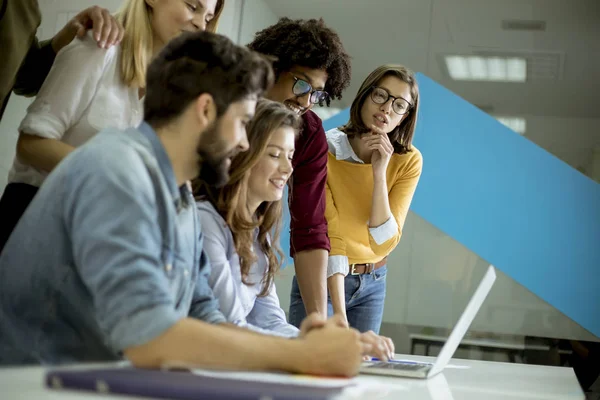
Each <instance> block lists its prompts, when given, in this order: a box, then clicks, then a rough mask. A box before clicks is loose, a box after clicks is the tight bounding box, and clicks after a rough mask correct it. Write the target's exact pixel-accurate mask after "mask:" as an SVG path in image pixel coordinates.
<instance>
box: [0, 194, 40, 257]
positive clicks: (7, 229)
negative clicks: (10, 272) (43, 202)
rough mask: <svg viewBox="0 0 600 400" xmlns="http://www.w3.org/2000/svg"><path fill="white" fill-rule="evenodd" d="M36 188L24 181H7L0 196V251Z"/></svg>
mask: <svg viewBox="0 0 600 400" xmlns="http://www.w3.org/2000/svg"><path fill="white" fill-rule="evenodd" d="M37 191H38V188H37V187H35V186H31V185H28V184H26V183H9V184H8V185H6V188H5V189H4V194H3V195H2V198H0V253H1V252H2V249H3V248H4V245H5V244H6V242H7V241H8V237H9V236H10V234H11V232H12V231H13V229H15V226H17V222H19V219H20V218H21V215H23V213H24V212H25V209H26V208H27V206H28V205H29V203H31V200H33V196H35V194H36V193H37Z"/></svg>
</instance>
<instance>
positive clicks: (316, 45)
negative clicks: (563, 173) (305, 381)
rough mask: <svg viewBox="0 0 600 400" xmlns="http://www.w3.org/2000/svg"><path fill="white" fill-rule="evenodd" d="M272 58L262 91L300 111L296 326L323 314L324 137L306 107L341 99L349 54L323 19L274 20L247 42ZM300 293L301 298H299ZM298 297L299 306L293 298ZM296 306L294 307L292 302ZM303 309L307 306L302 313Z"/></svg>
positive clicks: (293, 208) (294, 217)
mask: <svg viewBox="0 0 600 400" xmlns="http://www.w3.org/2000/svg"><path fill="white" fill-rule="evenodd" d="M248 46H249V47H250V48H251V49H252V50H255V51H258V52H260V53H263V54H266V55H269V56H273V57H275V58H276V60H275V61H274V64H273V69H274V70H275V74H276V83H275V85H274V86H273V88H272V89H271V90H270V91H269V92H268V93H267V94H266V97H268V98H269V99H271V100H275V101H279V102H281V103H283V104H285V105H286V106H287V107H288V108H289V109H291V110H293V111H295V112H297V113H298V114H301V115H302V119H303V122H304V123H303V129H302V131H301V133H300V135H299V137H298V139H297V140H296V152H295V154H294V159H293V161H292V165H293V167H294V172H293V174H292V178H291V179H290V194H289V199H290V201H289V204H290V215H291V218H290V225H291V226H290V228H291V243H290V255H291V256H292V257H294V265H295V270H296V276H295V277H294V281H293V284H292V295H291V304H290V315H289V319H290V323H292V324H293V325H296V326H299V325H300V323H301V321H302V319H304V317H305V316H306V315H307V314H310V313H312V312H318V313H319V314H321V315H323V316H326V315H327V260H328V252H329V250H330V246H329V238H328V237H327V222H326V220H325V183H326V181H327V151H328V147H327V141H326V139H325V131H324V130H323V125H322V122H321V119H320V118H319V117H318V116H317V115H316V114H315V113H314V112H312V111H311V108H312V107H313V106H314V105H315V104H320V105H322V104H323V103H326V104H327V105H328V106H329V104H330V102H331V99H341V98H342V92H343V90H344V89H346V87H348V85H349V83H350V72H351V71H350V56H349V55H348V53H346V50H344V46H343V45H342V42H341V40H340V37H339V36H338V34H337V33H335V32H334V31H333V30H331V29H330V28H328V27H327V26H326V25H325V23H324V21H323V20H322V19H319V20H316V19H310V20H292V19H289V18H281V19H280V20H279V22H277V23H276V24H275V25H272V26H270V27H268V28H266V29H264V30H262V31H260V32H258V33H257V34H256V36H255V38H254V40H253V41H252V43H250V44H249V45H248ZM300 294H301V297H300ZM300 302H303V303H304V308H305V310H302V308H303V307H298V303H300ZM294 305H296V307H294ZM302 311H306V314H305V313H304V312H302Z"/></svg>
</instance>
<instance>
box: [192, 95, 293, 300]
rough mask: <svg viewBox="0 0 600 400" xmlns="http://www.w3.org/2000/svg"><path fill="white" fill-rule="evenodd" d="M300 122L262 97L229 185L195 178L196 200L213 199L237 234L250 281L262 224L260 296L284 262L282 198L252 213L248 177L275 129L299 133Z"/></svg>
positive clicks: (244, 275)
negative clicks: (263, 262)
mask: <svg viewBox="0 0 600 400" xmlns="http://www.w3.org/2000/svg"><path fill="white" fill-rule="evenodd" d="M300 123H301V119H300V117H299V116H298V115H297V114H295V113H294V112H292V111H290V110H288V109H287V108H286V107H285V106H284V105H283V104H281V103H278V102H274V101H270V100H266V99H261V100H259V102H258V105H257V107H256V114H255V115H254V118H253V119H252V121H250V123H249V124H248V127H247V132H248V142H249V144H250V149H249V150H248V151H246V152H243V153H240V154H238V155H237V156H235V157H234V158H233V160H232V161H231V167H230V169H229V175H230V178H229V182H228V183H227V185H225V186H224V187H222V188H215V187H214V186H210V185H208V184H206V183H205V182H202V181H200V180H198V179H197V180H195V181H194V182H192V188H193V191H194V195H195V196H196V200H199V201H202V200H207V201H210V202H211V203H212V205H213V206H214V207H215V208H216V209H217V211H218V212H219V214H221V216H222V217H223V218H224V219H225V221H227V225H229V229H230V230H231V233H232V235H233V241H234V243H235V249H236V252H237V254H238V256H239V258H240V269H241V275H242V282H243V283H244V284H246V285H247V284H248V281H247V280H246V279H247V277H248V273H249V271H250V267H252V264H254V263H255V262H256V261H257V259H256V256H255V255H254V254H253V252H252V247H253V243H254V232H255V229H256V228H258V243H259V245H260V248H261V250H262V252H263V253H264V254H265V255H266V257H267V261H268V265H267V271H266V273H265V275H264V277H263V279H262V285H263V287H262V290H261V292H260V294H259V296H266V295H267V294H268V292H269V288H270V287H271V284H272V283H273V279H274V277H275V273H276V272H277V271H278V270H279V268H280V267H281V263H282V258H283V253H282V251H281V248H280V247H279V234H280V230H281V216H282V205H281V202H282V200H278V201H271V202H268V201H265V202H263V203H262V204H261V205H260V206H259V207H258V210H256V213H255V215H249V213H248V208H247V193H248V178H249V177H250V173H251V170H252V168H253V167H254V166H255V165H256V164H257V163H258V162H259V161H260V159H261V157H262V156H263V154H264V153H265V151H266V149H267V145H268V144H269V141H270V140H271V136H272V135H273V132H275V131H276V130H277V129H279V128H281V127H291V128H293V129H294V130H295V131H296V133H297V132H298V130H299V129H300Z"/></svg>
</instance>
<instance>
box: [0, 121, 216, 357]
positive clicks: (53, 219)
mask: <svg viewBox="0 0 600 400" xmlns="http://www.w3.org/2000/svg"><path fill="white" fill-rule="evenodd" d="M202 240H203V237H202V234H201V231H200V225H199V220H198V215H197V210H196V205H195V202H194V199H193V197H192V195H191V193H190V192H189V190H188V189H187V186H186V185H184V186H182V187H178V186H177V183H176V180H175V175H174V173H173V168H172V166H171V163H170V161H169V158H168V156H167V153H166V152H165V149H164V147H163V146H162V144H161V142H160V140H159V139H158V137H157V135H156V133H155V132H154V131H153V129H152V128H151V127H150V126H149V125H147V124H145V123H143V124H142V125H141V126H140V127H139V128H138V129H128V130H126V131H118V130H105V131H103V132H101V133H99V134H98V135H96V136H95V137H94V138H93V139H91V140H90V141H89V142H88V143H87V144H85V145H84V146H82V147H80V148H79V149H77V150H76V151H74V152H73V153H72V154H70V155H69V156H68V157H67V158H65V159H64V160H63V161H62V162H61V163H60V164H59V165H58V167H57V168H56V169H55V170H54V171H53V172H52V173H51V174H50V175H49V177H48V179H47V180H46V181H45V182H44V184H43V185H42V187H41V188H40V191H39V192H38V194H37V195H36V196H35V198H34V199H33V201H32V203H31V204H30V206H29V207H28V209H27V211H26V212H25V214H24V215H23V217H22V218H21V220H20V221H19V223H18V225H17V227H16V228H15V230H14V231H13V233H12V235H11V237H10V239H9V240H8V242H7V244H6V247H5V248H4V250H3V252H2V254H1V255H0V364H27V363H42V364H57V363H68V362H79V361H105V360H106V361H108V360H117V359H120V358H121V355H122V351H123V350H124V349H127V348H129V347H132V346H137V345H141V344H144V343H147V342H148V341H150V340H152V339H154V338H156V337H157V336H159V335H161V334H162V333H163V332H165V330H167V329H168V328H169V327H171V326H172V325H174V324H175V323H176V322H177V321H178V320H180V319H182V318H185V317H186V316H190V317H194V318H198V319H201V320H204V321H207V322H211V323H220V322H224V321H225V319H224V317H223V315H222V314H221V312H220V311H219V310H218V302H217V301H216V299H215V298H214V296H213V294H212V290H211V289H210V287H209V285H208V280H207V277H208V275H209V274H210V268H209V264H208V261H207V257H206V255H205V254H204V253H203V251H202Z"/></svg>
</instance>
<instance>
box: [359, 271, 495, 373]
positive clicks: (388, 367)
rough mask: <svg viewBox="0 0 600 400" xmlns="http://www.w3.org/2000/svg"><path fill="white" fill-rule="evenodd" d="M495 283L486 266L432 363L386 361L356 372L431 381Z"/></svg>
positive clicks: (453, 349)
mask: <svg viewBox="0 0 600 400" xmlns="http://www.w3.org/2000/svg"><path fill="white" fill-rule="evenodd" d="M495 281H496V271H495V269H494V267H493V266H491V265H490V266H489V268H488V270H487V272H486V273H485V276H484V277H483V279H482V280H481V282H480V283H479V286H478V287H477V290H475V293H474V294H473V296H472V297H471V299H470V300H469V303H468V304H467V307H466V308H465V310H464V311H463V313H462V315H461V316H460V318H459V319H458V322H457V323H456V326H455V327H454V329H452V333H450V336H449V337H448V340H447V341H446V343H445V344H444V347H442V351H440V354H439V355H438V357H437V358H436V360H435V362H434V363H425V362H418V361H406V360H391V361H387V362H385V361H369V362H365V363H363V365H362V366H361V369H360V372H361V373H362V374H372V375H389V376H403V377H410V378H431V377H432V376H434V375H436V374H438V373H440V372H441V371H442V370H443V369H444V368H445V367H446V365H447V364H448V362H449V361H450V359H451V358H452V356H453V355H454V352H455V351H456V349H457V348H458V345H459V344H460V342H461V340H462V338H463V337H464V336H465V333H467V330H468V329H469V326H471V322H473V319H474V318H475V316H476V315H477V312H478V311H479V309H480V308H481V305H482V304H483V302H484V300H485V299H486V297H487V295H488V294H489V293H490V290H492V286H493V285H494V282H495Z"/></svg>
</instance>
